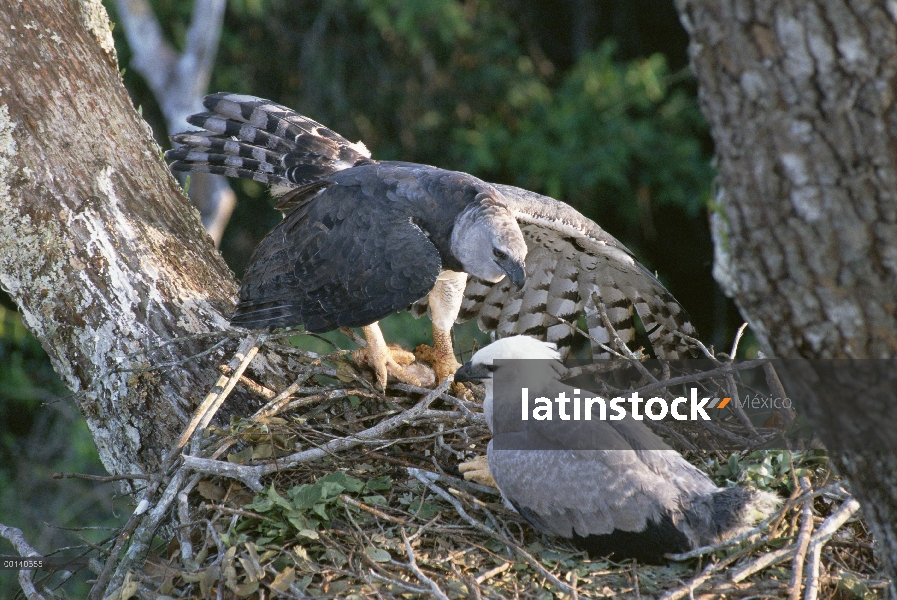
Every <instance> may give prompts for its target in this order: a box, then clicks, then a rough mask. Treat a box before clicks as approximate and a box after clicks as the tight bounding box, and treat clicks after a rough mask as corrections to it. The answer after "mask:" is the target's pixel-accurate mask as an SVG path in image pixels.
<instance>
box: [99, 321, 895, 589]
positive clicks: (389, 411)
mask: <svg viewBox="0 0 897 600" xmlns="http://www.w3.org/2000/svg"><path fill="white" fill-rule="evenodd" d="M275 341H276V338H274V336H272V337H270V338H268V339H267V340H266V339H264V338H261V337H259V336H256V335H255V334H252V335H251V336H250V337H247V338H246V339H244V341H243V343H242V344H241V345H240V347H239V348H238V350H237V352H236V353H235V354H234V356H233V360H231V361H230V363H229V364H228V365H225V366H223V368H222V369H221V370H222V372H223V373H224V375H223V376H222V378H221V380H220V381H219V382H218V385H216V386H215V389H213V390H212V391H211V392H210V394H209V396H208V398H207V402H206V405H207V406H210V407H214V406H215V405H220V404H221V403H223V402H225V401H226V397H227V393H228V391H229V390H232V389H243V390H244V391H246V392H249V393H253V394H255V395H256V396H258V397H259V399H260V402H262V403H264V405H263V406H262V407H261V408H260V409H259V410H257V411H256V412H255V414H254V415H253V416H251V417H247V418H234V417H232V418H231V421H230V423H229V424H228V425H227V426H217V427H216V426H212V427H210V428H207V429H205V430H204V431H203V429H202V428H201V427H197V429H196V432H195V433H193V434H192V435H190V434H186V435H185V436H184V439H185V440H186V441H187V445H186V447H185V448H184V450H183V451H180V450H178V449H176V448H173V449H172V452H171V453H170V455H169V456H168V459H167V461H166V463H165V464H164V465H163V467H162V468H161V469H160V471H159V472H158V473H156V474H155V475H154V476H153V478H152V479H150V480H149V481H148V482H147V485H146V487H145V488H144V490H143V492H142V497H141V499H140V502H139V504H138V508H137V510H136V511H135V513H134V515H132V517H131V520H130V521H129V522H128V524H127V525H126V526H125V529H124V530H123V531H122V532H121V535H119V536H118V537H117V538H116V539H115V540H114V541H113V542H112V543H111V546H112V548H111V552H110V554H109V555H108V557H107V558H106V559H105V560H106V562H105V565H104V566H103V569H102V572H101V573H100V574H99V577H98V578H97V585H96V586H95V588H94V597H96V598H100V597H103V598H108V597H111V598H113V599H114V598H123V597H125V596H127V595H128V594H134V595H135V596H136V597H140V596H141V595H142V594H144V593H145V595H147V597H154V596H152V594H157V595H158V594H163V595H168V596H172V597H176V596H177V597H182V596H192V597H201V598H214V597H220V598H261V597H264V598H270V597H284V598H304V597H333V598H337V597H338V598H344V597H358V598H367V597H371V598H374V597H379V598H391V597H400V596H401V597H403V598H408V597H422V598H424V597H426V598H429V597H439V598H442V597H444V598H505V597H521V598H548V597H554V596H566V597H581V598H601V597H655V598H656V597H660V596H663V597H664V598H671V599H672V598H682V597H697V596H698V595H710V596H718V595H720V594H726V596H727V597H732V598H738V597H747V596H760V597H787V596H789V595H792V596H793V595H794V594H795V593H800V591H802V590H803V591H804V592H805V597H807V598H810V597H815V596H813V594H817V593H818V594H823V595H824V594H828V595H830V594H831V593H832V592H833V591H834V590H838V591H839V593H842V594H843V593H847V594H848V596H850V594H853V597H857V598H863V597H865V596H864V594H866V593H868V594H873V593H874V592H875V590H878V589H880V588H882V587H883V586H884V585H886V582H884V581H883V580H882V579H881V577H880V576H879V574H878V571H877V569H876V567H875V560H874V558H873V556H872V552H871V542H870V539H869V535H868V532H867V531H866V530H865V527H864V526H863V524H862V522H861V521H859V520H858V518H857V515H856V514H855V512H856V501H855V500H853V499H852V498H850V497H849V495H848V493H847V492H846V490H845V489H844V488H843V486H842V485H841V484H840V483H838V482H837V481H833V480H832V478H831V473H830V472H829V470H828V467H827V461H825V459H824V458H822V457H820V456H819V453H818V452H812V451H808V452H800V453H788V452H784V451H780V452H777V453H776V452H766V451H754V452H751V453H748V452H745V453H742V454H741V455H739V456H738V457H736V459H727V458H726V457H721V456H716V455H715V454H714V453H711V454H704V455H700V454H698V453H693V455H692V457H693V458H694V460H695V462H697V463H698V464H699V466H701V467H703V468H705V469H707V470H709V474H710V475H711V477H713V478H714V479H715V480H716V481H717V483H718V484H721V485H725V481H726V480H730V481H735V480H736V479H738V478H742V479H748V480H750V481H752V482H754V483H756V484H759V485H761V486H764V487H766V488H767V489H771V490H774V491H777V492H779V493H782V494H785V495H788V494H790V499H789V501H788V502H786V503H785V504H784V505H783V507H782V509H781V510H780V511H779V512H778V513H776V514H775V515H773V516H772V517H771V518H770V519H768V520H767V521H765V522H764V523H762V524H761V525H760V526H759V527H758V528H757V529H756V530H754V531H751V532H748V533H747V534H745V535H743V536H739V538H737V539H735V540H731V541H729V542H727V543H725V544H720V545H718V546H714V547H708V548H700V549H697V550H695V551H693V552H690V553H688V554H686V555H680V556H671V557H670V562H669V564H667V565H664V566H645V565H639V564H635V563H626V564H618V563H615V562H613V561H610V560H601V559H589V558H588V557H586V556H584V555H583V554H582V553H581V552H578V551H577V550H575V549H574V548H572V547H571V546H569V545H567V544H566V543H565V542H563V541H562V540H559V539H556V538H551V537H548V536H544V535H542V534H539V533H537V532H536V531H534V530H533V529H532V528H531V527H530V526H529V525H528V524H527V523H526V522H525V521H524V520H523V519H521V518H520V517H519V515H517V514H516V513H514V512H512V511H509V510H508V509H507V508H505V506H504V505H503V504H502V503H501V499H500V497H499V496H498V495H497V492H496V490H493V489H491V488H486V487H484V486H481V485H478V484H474V483H471V482H467V481H464V480H463V479H462V478H461V477H460V473H459V472H458V471H457V465H458V464H459V463H460V462H463V461H464V460H469V459H470V458H472V457H474V456H477V455H483V454H485V450H486V444H487V443H488V441H489V439H490V435H489V432H488V429H487V428H486V425H485V423H484V422H483V418H482V412H481V407H480V405H479V402H476V401H473V402H472V401H470V400H467V399H464V398H458V397H455V396H454V395H452V394H451V393H450V387H449V385H450V382H449V381H446V382H444V383H443V384H442V385H440V386H438V387H437V388H435V389H425V388H416V387H414V386H408V385H393V386H390V387H389V388H388V389H387V390H386V391H385V392H380V391H378V390H376V389H375V388H374V387H373V385H372V384H371V383H370V381H369V380H368V379H367V378H366V377H365V376H364V375H363V374H362V373H360V372H359V371H358V369H357V368H356V367H355V365H354V363H353V362H351V359H350V357H349V356H347V353H346V351H341V350H337V351H334V352H333V353H331V354H328V355H317V354H312V353H303V352H302V351H298V350H292V351H291V352H293V353H295V354H297V356H299V359H300V360H298V363H300V364H301V365H302V366H301V368H300V369H299V370H298V371H297V372H296V373H294V377H295V379H294V381H293V382H291V383H288V384H284V385H283V387H282V388H280V389H275V387H272V385H271V383H270V382H259V381H255V380H253V379H252V378H250V377H249V376H247V374H246V373H248V371H247V370H245V368H246V365H247V364H248V361H247V356H249V355H250V352H251V351H252V347H256V346H258V345H261V344H262V343H265V344H271V343H275ZM704 351H705V352H706V353H707V354H708V355H710V356H713V357H714V360H716V361H717V363H718V364H717V371H718V372H717V373H716V375H717V376H719V377H722V378H723V379H724V380H725V378H726V375H727V374H728V375H731V374H733V373H735V372H736V371H735V370H734V369H733V368H732V366H733V365H732V362H731V360H729V358H728V357H724V358H723V359H722V360H720V359H719V358H717V357H716V356H715V355H713V353H712V352H711V350H709V349H706V348H705V349H704ZM618 356H619V358H620V359H622V360H627V361H633V360H634V361H636V362H638V358H639V357H638V356H636V355H634V354H632V353H628V354H627V353H626V351H623V352H619V353H618ZM728 384H729V383H728V382H726V383H725V385H728ZM664 385H670V383H669V382H663V381H658V380H656V379H654V380H653V381H651V380H649V381H647V382H646V383H645V386H646V387H648V388H650V389H652V390H656V389H662V388H663V387H664ZM652 386H653V387H652ZM475 395H476V394H475ZM481 397H482V396H481V394H480V395H479V398H481ZM194 420H195V421H196V422H197V423H198V424H200V425H201V424H202V423H203V421H206V422H210V421H211V416H210V415H209V414H208V413H206V414H205V415H200V414H198V415H197V417H196V418H195V419H194ZM732 427H733V430H734V431H735V432H736V433H731V432H729V433H730V434H731V435H738V436H740V437H743V438H744V439H746V440H748V441H750V440H751V439H752V436H754V435H755V434H754V432H751V431H750V430H749V429H748V428H747V427H746V426H745V425H744V424H743V423H741V422H740V420H739V419H738V418H737V416H736V417H734V418H733V425H732ZM756 431H757V434H758V435H762V431H761V430H756ZM200 432H202V433H200ZM711 433H713V432H711ZM686 441H687V440H686ZM799 478H800V482H798V479H799ZM166 521H167V522H172V523H173V524H174V528H173V529H172V531H174V532H175V533H174V535H173V538H172V539H171V541H170V543H168V544H167V545H163V546H154V545H153V535H154V534H155V533H156V532H158V531H159V526H160V524H162V523H163V522H166ZM122 551H124V553H123V554H122ZM148 556H149V557H150V558H149V559H147V557H148ZM789 567H791V568H790V569H789ZM795 571H797V572H795ZM800 571H804V573H800ZM807 575H809V576H807ZM100 586H102V587H100ZM795 590H797V591H795ZM845 590H847V592H845Z"/></svg>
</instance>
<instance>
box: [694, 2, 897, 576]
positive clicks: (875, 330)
mask: <svg viewBox="0 0 897 600" xmlns="http://www.w3.org/2000/svg"><path fill="white" fill-rule="evenodd" d="M678 5H679V10H680V14H681V17H682V22H683V24H684V25H685V27H686V29H687V30H688V31H689V34H690V35H691V62H692V68H693V69H694V72H695V74H696V75H697V78H698V83H699V86H700V95H701V103H702V108H703V111H704V114H705V115H706V117H707V119H708V121H709V122H710V128H711V131H712V133H713V137H714V140H715V142H716V153H717V158H718V168H719V184H720V192H719V195H718V197H717V202H718V209H717V212H716V214H715V215H714V217H713V222H714V223H713V224H714V234H715V240H714V243H715V247H716V264H715V272H714V274H715V276H716V278H717V280H718V281H719V282H720V283H721V284H722V285H723V287H724V288H725V289H726V291H727V292H728V293H729V294H730V295H731V296H732V297H733V298H734V299H735V302H736V303H737V304H738V306H739V307H740V308H741V311H742V314H743V315H744V317H745V318H746V319H747V320H748V321H749V322H750V324H751V326H752V327H753V329H754V331H755V332H756V333H757V334H758V337H759V338H760V342H761V345H763V346H764V347H765V349H766V350H768V351H772V352H773V353H774V355H776V356H779V357H783V358H798V357H802V358H889V357H894V356H897V9H895V8H894V6H893V3H886V2H873V1H871V0H869V1H863V0H855V1H848V0H778V1H759V0H678ZM890 397H891V398H893V397H894V394H893V392H892V393H891V395H890ZM807 409H808V411H809V416H810V417H811V419H813V421H814V425H816V427H817V430H818V432H819V434H820V436H821V437H822V439H823V441H824V442H825V444H826V446H827V447H828V449H829V451H830V452H831V453H832V455H833V458H834V459H835V461H836V464H837V465H838V466H839V468H840V469H841V470H842V472H843V473H844V475H845V476H846V477H847V478H848V479H849V480H850V482H851V484H852V489H853V490H854V492H855V493H856V494H857V496H858V498H859V499H860V501H861V502H862V504H863V507H864V512H865V514H866V517H867V518H868V520H869V522H870V524H871V526H872V528H873V532H874V534H875V537H876V540H877V543H878V544H879V548H880V551H881V553H880V554H881V556H882V557H883V558H884V559H885V561H886V563H887V568H888V569H889V570H890V574H891V576H892V577H894V576H897V406H895V405H894V404H893V403H890V406H881V405H878V406H869V405H868V403H867V402H865V398H863V394H862V393H859V394H853V395H850V394H848V395H846V396H845V395H840V396H839V395H836V394H829V395H828V397H827V398H819V402H816V403H814V404H813V405H812V406H808V407H807ZM826 417H828V418H826ZM858 432H862V434H858Z"/></svg>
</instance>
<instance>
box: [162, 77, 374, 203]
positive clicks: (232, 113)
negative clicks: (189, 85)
mask: <svg viewBox="0 0 897 600" xmlns="http://www.w3.org/2000/svg"><path fill="white" fill-rule="evenodd" d="M203 104H204V105H205V107H206V108H208V109H209V112H205V113H200V114H196V115H193V116H191V117H190V118H188V122H189V123H190V124H191V125H195V126H197V127H201V128H203V129H204V130H205V131H192V132H184V133H179V134H176V135H173V136H172V138H171V139H172V140H173V141H174V142H177V143H179V144H181V147H179V148H175V149H173V150H169V151H168V152H166V153H165V157H166V159H168V160H169V161H170V162H171V169H172V170H174V171H197V172H207V173H217V174H221V175H226V176H228V177H239V178H244V179H252V180H255V181H259V182H261V183H267V184H272V185H279V186H284V187H287V188H298V187H305V186H308V185H309V184H314V183H316V182H318V181H320V180H321V179H322V178H325V177H328V176H330V175H332V174H333V173H335V172H337V171H340V170H342V169H347V168H349V167H353V166H358V165H363V164H368V163H370V162H373V161H371V159H370V152H368V150H367V148H365V147H364V145H363V144H361V143H358V144H352V143H350V142H349V141H348V140H346V139H345V138H344V137H342V136H341V135H339V134H337V133H335V132H334V131H332V130H331V129H328V128H327V127H324V126H323V125H321V124H320V123H317V122H315V121H312V120H311V119H308V118H306V117H303V116H302V115H300V114H299V113H297V112H295V111H293V110H291V109H289V108H286V107H285V106H281V105H279V104H275V103H273V102H270V101H268V100H263V99H261V98H256V97H254V96H242V95H238V94H227V93H219V94H212V95H210V96H206V98H205V99H204V100H203Z"/></svg>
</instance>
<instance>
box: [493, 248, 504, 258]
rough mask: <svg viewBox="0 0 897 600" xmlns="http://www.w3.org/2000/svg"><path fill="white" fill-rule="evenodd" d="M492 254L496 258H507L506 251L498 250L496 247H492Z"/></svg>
mask: <svg viewBox="0 0 897 600" xmlns="http://www.w3.org/2000/svg"><path fill="white" fill-rule="evenodd" d="M492 256H494V257H495V258H496V259H498V260H504V259H506V258H508V255H507V254H506V253H504V252H502V251H501V250H499V249H498V248H493V249H492Z"/></svg>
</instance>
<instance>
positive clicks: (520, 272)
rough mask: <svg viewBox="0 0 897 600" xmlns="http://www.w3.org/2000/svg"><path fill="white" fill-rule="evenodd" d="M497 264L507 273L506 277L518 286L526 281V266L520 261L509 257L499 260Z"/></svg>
mask: <svg viewBox="0 0 897 600" xmlns="http://www.w3.org/2000/svg"><path fill="white" fill-rule="evenodd" d="M498 266H500V267H501V269H502V271H504V272H505V273H507V275H508V279H510V280H511V283H513V284H514V285H515V286H517V287H518V288H522V287H523V284H524V283H526V268H525V266H524V265H523V264H522V263H519V262H517V261H515V260H513V259H510V258H509V259H507V260H503V261H499V263H498Z"/></svg>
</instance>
